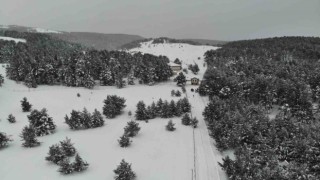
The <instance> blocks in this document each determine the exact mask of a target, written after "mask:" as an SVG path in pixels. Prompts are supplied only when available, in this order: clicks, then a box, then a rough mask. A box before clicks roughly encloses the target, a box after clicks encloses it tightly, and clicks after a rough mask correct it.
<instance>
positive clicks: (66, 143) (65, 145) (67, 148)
mask: <svg viewBox="0 0 320 180" xmlns="http://www.w3.org/2000/svg"><path fill="white" fill-rule="evenodd" d="M60 146H61V149H62V151H63V152H64V154H65V155H66V156H68V157H70V156H73V155H75V154H76V152H77V150H76V148H75V147H74V146H73V144H72V143H71V139H69V138H68V137H66V139H65V140H63V141H60Z"/></svg>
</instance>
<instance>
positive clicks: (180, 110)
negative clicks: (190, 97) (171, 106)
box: [174, 99, 183, 117]
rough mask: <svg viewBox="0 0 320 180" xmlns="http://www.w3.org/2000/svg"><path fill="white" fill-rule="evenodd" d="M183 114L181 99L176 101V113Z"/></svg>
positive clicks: (176, 114)
mask: <svg viewBox="0 0 320 180" xmlns="http://www.w3.org/2000/svg"><path fill="white" fill-rule="evenodd" d="M182 114H183V112H182V105H181V99H179V100H178V102H177V103H176V111H175V113H174V115H175V116H178V117H180V116H181V115H182Z"/></svg>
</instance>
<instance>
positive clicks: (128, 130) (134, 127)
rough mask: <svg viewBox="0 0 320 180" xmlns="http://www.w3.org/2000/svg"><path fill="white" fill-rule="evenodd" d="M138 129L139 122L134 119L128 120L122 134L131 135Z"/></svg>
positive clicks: (134, 134)
mask: <svg viewBox="0 0 320 180" xmlns="http://www.w3.org/2000/svg"><path fill="white" fill-rule="evenodd" d="M139 131H140V127H139V123H136V122H135V121H129V122H128V123H127V126H126V127H125V128H124V134H125V135H126V136H128V137H133V136H136V135H137V134H138V132H139Z"/></svg>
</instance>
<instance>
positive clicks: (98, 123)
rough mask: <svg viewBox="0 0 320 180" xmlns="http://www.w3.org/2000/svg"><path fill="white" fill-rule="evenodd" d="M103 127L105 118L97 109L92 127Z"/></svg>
mask: <svg viewBox="0 0 320 180" xmlns="http://www.w3.org/2000/svg"><path fill="white" fill-rule="evenodd" d="M103 125H104V120H103V117H102V115H101V113H100V112H99V111H98V110H97V109H95V110H94V112H93V113H92V116H91V127H92V128H96V127H101V126H103Z"/></svg>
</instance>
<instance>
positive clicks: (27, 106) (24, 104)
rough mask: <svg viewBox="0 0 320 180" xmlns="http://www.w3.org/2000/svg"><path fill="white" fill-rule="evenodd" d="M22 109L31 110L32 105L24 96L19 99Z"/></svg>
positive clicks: (24, 110)
mask: <svg viewBox="0 0 320 180" xmlns="http://www.w3.org/2000/svg"><path fill="white" fill-rule="evenodd" d="M21 106H22V111H23V112H29V111H30V110H31V107H32V105H31V104H30V103H29V102H28V100H27V98H26V97H24V98H23V99H22V101H21Z"/></svg>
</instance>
